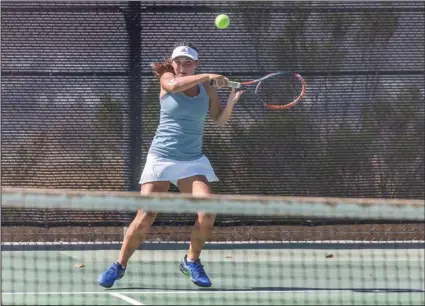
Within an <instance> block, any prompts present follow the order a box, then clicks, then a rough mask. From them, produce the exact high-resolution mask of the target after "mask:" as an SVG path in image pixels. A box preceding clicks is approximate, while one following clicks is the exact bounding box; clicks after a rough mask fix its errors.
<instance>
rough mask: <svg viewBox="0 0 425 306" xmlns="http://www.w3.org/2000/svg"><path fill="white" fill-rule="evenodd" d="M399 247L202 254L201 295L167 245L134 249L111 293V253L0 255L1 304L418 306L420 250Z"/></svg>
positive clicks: (421, 298) (177, 252)
mask: <svg viewBox="0 0 425 306" xmlns="http://www.w3.org/2000/svg"><path fill="white" fill-rule="evenodd" d="M317 246H319V247H317ZM405 246H406V247H404V246H403V244H401V245H400V246H399V247H396V248H367V247H360V248H355V247H352V248H341V247H337V248H334V249H332V247H327V248H320V245H317V244H316V245H315V248H301V247H298V246H297V245H294V246H289V247H288V246H287V247H278V246H275V247H272V248H258V246H257V247H256V248H252V249H238V248H237V245H235V244H234V245H233V246H232V247H231V248H227V249H209V248H207V249H206V250H204V251H203V253H202V261H203V264H204V265H205V270H206V271H207V273H208V275H209V276H210V278H211V280H212V282H213V286H212V287H211V288H208V289H200V288H198V287H197V286H195V285H193V284H192V283H191V281H190V280H189V279H188V278H187V277H186V276H184V275H183V274H182V273H181V272H180V271H179V269H178V261H179V260H180V259H181V258H182V256H183V255H184V254H185V250H184V248H176V249H173V246H172V244H170V245H169V247H168V248H170V249H168V250H167V249H147V250H138V251H136V253H135V254H134V255H133V257H132V258H131V261H130V264H129V266H128V269H127V271H126V275H125V276H124V278H123V279H121V280H120V281H118V282H117V283H116V284H115V286H114V287H113V288H112V289H104V288H100V287H99V286H98V285H97V284H96V279H97V276H98V274H99V273H100V272H101V271H103V270H104V269H105V268H106V267H107V266H108V265H110V264H111V263H112V262H114V261H116V259H117V256H118V250H115V249H114V250H105V249H101V247H100V249H87V246H81V250H75V249H63V248H62V250H58V249H56V250H54V249H53V250H38V251H37V250H20V251H16V250H14V251H4V250H3V251H2V305H10V304H19V305H50V304H51V305H53V304H55V305H58V304H59V305H61V304H62V305H64V304H65V305H73V304H74V305H75V304H79V305H82V304H90V305H96V304H98V305H143V304H185V305H188V304H194V305H199V304H217V305H221V304H239V305H242V304H245V305H247V304H303V305H305V304H315V305H317V304H357V305H358V304H368V305H370V304H421V305H423V304H424V302H425V292H424V287H425V286H424V271H425V269H424V248H423V245H422V246H420V247H410V246H409V245H408V244H406V245H405ZM82 248H84V250H83V249H82ZM330 254H331V255H332V256H329V255H330ZM81 265H84V267H81Z"/></svg>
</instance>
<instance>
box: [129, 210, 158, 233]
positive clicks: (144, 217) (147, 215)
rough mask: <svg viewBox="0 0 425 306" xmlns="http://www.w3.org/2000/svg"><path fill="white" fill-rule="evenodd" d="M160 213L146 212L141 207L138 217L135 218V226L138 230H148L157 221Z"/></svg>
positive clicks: (141, 231)
mask: <svg viewBox="0 0 425 306" xmlns="http://www.w3.org/2000/svg"><path fill="white" fill-rule="evenodd" d="M157 215H158V213H155V212H145V211H143V210H141V209H139V211H138V212H137V215H136V218H134V220H133V222H132V223H133V226H134V227H135V229H136V231H137V232H140V233H143V232H147V231H148V230H149V228H150V227H151V226H152V224H153V223H154V222H155V219H156V217H157Z"/></svg>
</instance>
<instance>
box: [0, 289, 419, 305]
mask: <svg viewBox="0 0 425 306" xmlns="http://www.w3.org/2000/svg"><path fill="white" fill-rule="evenodd" d="M363 289H365V290H367V288H363ZM371 290H372V289H371ZM405 290H417V291H418V292H422V291H423V292H425V288H405ZM318 291H323V292H327V293H331V292H333V293H337V292H351V291H352V289H339V290H338V289H329V290H325V289H320V290H311V289H307V290H237V289H235V290H230V289H229V290H178V291H177V290H169V291H122V292H102V291H100V292H98V291H94V292H88V291H82V292H2V294H5V295H32V294H34V295H75V294H112V293H114V294H120V295H123V294H208V293H212V294H235V293H243V294H246V293H255V294H259V293H267V294H270V293H294V292H300V293H306V292H308V293H313V292H315V293H317V292H318ZM374 292H387V290H379V289H377V290H374ZM388 293H398V292H397V291H394V292H388ZM412 293H413V292H412ZM137 302H138V301H137ZM139 303H140V302H139ZM134 305H143V304H134Z"/></svg>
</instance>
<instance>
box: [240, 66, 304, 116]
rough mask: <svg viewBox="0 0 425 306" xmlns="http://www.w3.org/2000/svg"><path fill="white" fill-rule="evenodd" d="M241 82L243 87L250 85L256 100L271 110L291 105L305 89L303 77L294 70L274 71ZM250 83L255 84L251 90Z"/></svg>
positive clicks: (297, 101)
mask: <svg viewBox="0 0 425 306" xmlns="http://www.w3.org/2000/svg"><path fill="white" fill-rule="evenodd" d="M241 84H242V88H245V89H246V88H249V87H251V88H250V89H251V90H250V91H251V92H252V93H253V94H254V95H255V97H256V98H257V100H258V101H259V102H261V103H262V104H263V106H264V107H266V108H268V109H272V110H284V109H289V108H291V107H293V106H294V105H296V104H298V103H299V102H300V101H301V100H302V98H303V97H304V95H305V93H306V89H307V84H306V81H305V80H304V78H303V77H302V76H301V75H300V74H298V73H295V72H274V73H270V74H267V75H265V76H263V77H262V78H259V79H256V80H250V81H246V82H242V83H241ZM250 85H255V89H254V90H252V86H250Z"/></svg>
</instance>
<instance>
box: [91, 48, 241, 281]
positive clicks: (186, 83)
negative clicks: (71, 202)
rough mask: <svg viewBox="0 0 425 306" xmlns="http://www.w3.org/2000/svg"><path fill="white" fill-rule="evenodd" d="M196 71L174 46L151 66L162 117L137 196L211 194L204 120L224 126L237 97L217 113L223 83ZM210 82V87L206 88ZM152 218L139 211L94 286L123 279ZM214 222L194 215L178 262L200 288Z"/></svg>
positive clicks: (191, 51)
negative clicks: (116, 255)
mask: <svg viewBox="0 0 425 306" xmlns="http://www.w3.org/2000/svg"><path fill="white" fill-rule="evenodd" d="M198 66H199V59H198V51H197V49H196V47H195V46H194V45H193V44H191V43H181V44H179V45H178V46H177V47H176V48H175V49H174V50H173V52H172V55H171V57H170V58H169V59H167V60H165V61H164V62H162V63H153V64H152V68H153V72H154V73H155V75H156V76H157V77H158V78H159V81H160V84H161V90H160V93H159V99H160V103H161V112H160V122H159V126H158V129H157V131H156V134H155V137H154V139H153V142H152V144H151V146H150V149H149V152H148V155H147V158H146V164H145V168H144V170H143V173H142V176H141V179H140V184H141V194H149V193H152V192H167V191H168V189H169V187H170V183H173V184H175V185H176V186H177V187H178V188H179V190H180V191H181V192H183V193H191V194H192V195H194V196H207V195H209V194H210V193H211V188H210V183H211V182H214V181H217V180H218V178H217V177H216V175H215V173H214V170H213V169H212V167H211V164H210V162H209V160H208V158H207V157H206V156H205V155H203V154H202V139H203V132H204V123H205V118H206V116H207V113H208V112H209V114H210V116H211V117H212V119H213V120H214V121H215V123H216V124H217V125H219V126H223V125H224V124H226V122H227V121H228V120H229V119H230V116H231V115H232V110H233V107H234V105H235V104H236V102H237V101H238V100H239V98H240V96H241V94H242V91H239V92H235V91H233V90H232V92H231V93H230V95H229V98H228V101H227V105H226V106H225V107H224V108H223V109H222V108H221V106H220V101H219V97H218V95H217V91H216V88H215V87H224V86H226V84H227V82H228V79H226V78H225V77H224V76H222V75H218V74H209V73H203V74H195V70H196V68H197V67H198ZM212 80H214V84H215V85H214V86H215V87H213V86H211V85H210V81H212ZM156 216H157V213H155V212H147V211H143V210H141V209H140V210H138V212H137V215H136V218H135V219H134V220H133V222H132V223H131V224H130V226H129V228H128V231H127V233H126V236H125V239H124V242H123V244H122V247H121V252H120V254H119V258H118V261H117V262H116V263H113V264H112V265H111V266H110V267H108V268H107V269H106V270H105V271H104V272H103V273H102V274H100V276H99V278H98V283H99V285H101V286H103V287H106V288H110V287H112V286H113V284H114V283H115V281H116V280H118V279H120V278H122V277H123V276H124V273H125V270H126V267H127V263H128V260H129V259H130V257H131V255H132V254H133V252H134V251H135V250H136V249H137V248H138V247H139V245H140V243H141V242H142V240H143V239H144V236H145V234H146V233H147V231H148V229H149V227H150V226H151V225H152V224H153V222H154V221H155V218H156ZM214 221H215V215H211V214H204V213H198V218H197V220H196V222H195V225H194V227H193V231H192V236H191V241H190V246H189V250H188V252H187V254H186V255H185V256H184V258H183V259H182V260H181V261H180V267H179V268H180V271H181V272H183V273H184V274H185V275H187V276H189V277H190V278H191V280H192V282H193V283H195V284H196V285H198V286H201V287H210V286H211V281H210V279H209V278H208V276H207V274H206V273H205V271H204V269H203V265H202V264H201V261H200V259H199V256H200V253H201V250H202V248H203V246H204V244H205V241H206V240H207V238H208V237H209V235H210V234H211V232H212V228H213V225H214Z"/></svg>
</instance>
